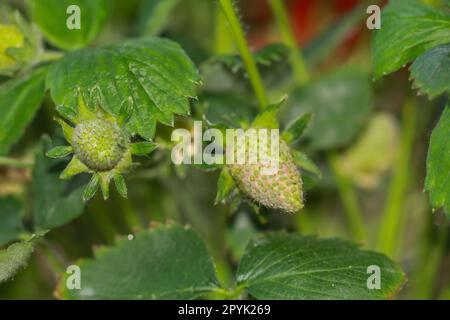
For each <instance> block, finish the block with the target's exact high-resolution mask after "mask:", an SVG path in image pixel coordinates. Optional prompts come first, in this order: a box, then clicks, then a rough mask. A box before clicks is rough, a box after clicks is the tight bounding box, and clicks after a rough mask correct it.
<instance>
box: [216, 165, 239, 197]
mask: <svg viewBox="0 0 450 320" xmlns="http://www.w3.org/2000/svg"><path fill="white" fill-rule="evenodd" d="M234 188H235V183H234V179H233V177H232V176H231V174H230V173H229V172H228V169H227V168H224V169H222V171H221V172H220V175H219V179H218V180H217V194H216V200H215V203H216V204H218V203H220V202H222V201H224V200H225V199H226V198H227V197H228V196H229V195H230V193H231V191H233V189H234Z"/></svg>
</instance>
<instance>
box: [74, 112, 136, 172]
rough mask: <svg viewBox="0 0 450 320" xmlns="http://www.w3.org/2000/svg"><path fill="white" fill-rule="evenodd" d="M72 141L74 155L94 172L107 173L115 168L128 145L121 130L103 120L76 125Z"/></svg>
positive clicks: (93, 120)
mask: <svg viewBox="0 0 450 320" xmlns="http://www.w3.org/2000/svg"><path fill="white" fill-rule="evenodd" d="M72 139H73V141H72V146H73V150H74V152H75V154H76V155H77V156H78V157H79V159H80V160H81V161H82V162H83V163H84V164H85V165H86V166H87V167H89V168H90V169H92V170H94V171H107V170H111V169H113V168H114V167H116V165H117V164H118V163H119V162H120V160H121V159H122V157H123V155H124V154H125V152H126V151H127V149H128V147H129V145H130V143H129V137H128V135H127V134H126V131H125V130H123V128H120V127H119V126H118V125H117V124H116V123H115V122H111V121H107V120H103V119H92V120H88V121H85V122H81V123H79V124H77V126H76V127H75V130H74V134H73V138H72Z"/></svg>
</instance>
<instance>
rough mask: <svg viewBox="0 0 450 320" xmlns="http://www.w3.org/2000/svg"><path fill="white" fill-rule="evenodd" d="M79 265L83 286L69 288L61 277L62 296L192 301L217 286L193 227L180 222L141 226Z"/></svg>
mask: <svg viewBox="0 0 450 320" xmlns="http://www.w3.org/2000/svg"><path fill="white" fill-rule="evenodd" d="M78 265H79V266H80V269H81V276H82V282H81V290H67V289H66V287H65V279H64V278H63V280H62V281H61V283H60V286H59V288H60V292H61V294H62V297H63V298H67V299H194V298H196V297H199V296H201V295H203V294H206V293H208V292H211V291H213V290H215V289H216V288H217V286H218V280H217V277H216V272H215V269H214V265H213V263H212V260H211V257H210V256H209V254H208V251H207V250H206V247H205V245H204V243H203V242H202V241H201V240H200V239H199V237H198V236H197V235H196V234H195V233H194V232H193V231H192V229H190V228H183V227H181V226H178V225H169V226H163V225H159V226H156V227H154V228H153V229H151V230H143V231H141V232H139V233H137V234H136V235H135V236H134V239H133V240H127V239H125V238H124V239H122V240H120V241H119V242H118V243H117V245H116V247H112V248H102V249H100V250H99V251H97V252H96V257H95V259H90V260H82V261H80V262H79V264H78ZM136 275H138V276H136ZM65 277H67V275H65Z"/></svg>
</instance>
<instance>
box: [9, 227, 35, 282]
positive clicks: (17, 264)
mask: <svg viewBox="0 0 450 320" xmlns="http://www.w3.org/2000/svg"><path fill="white" fill-rule="evenodd" d="M42 235H43V233H42V234H37V235H34V236H33V237H32V238H31V239H29V240H25V241H21V242H16V243H13V244H12V245H10V246H9V247H8V248H6V249H4V250H0V284H1V283H3V282H5V281H8V280H9V279H11V278H12V277H14V276H15V275H16V274H17V272H19V271H20V270H21V269H23V268H25V267H26V266H27V264H28V260H29V259H30V257H31V254H32V253H33V251H34V246H35V243H36V240H38V239H39V238H41V237H42Z"/></svg>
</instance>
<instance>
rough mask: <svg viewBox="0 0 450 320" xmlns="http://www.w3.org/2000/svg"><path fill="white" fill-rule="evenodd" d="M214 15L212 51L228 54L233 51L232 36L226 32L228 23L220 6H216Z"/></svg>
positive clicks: (218, 53)
mask: <svg viewBox="0 0 450 320" xmlns="http://www.w3.org/2000/svg"><path fill="white" fill-rule="evenodd" d="M214 14H215V17H214V53H215V54H217V55H221V54H230V53H232V51H233V47H234V46H233V37H232V36H231V35H230V33H229V32H228V24H227V19H226V17H225V15H224V14H223V12H222V9H221V8H220V7H216V10H215V13H214Z"/></svg>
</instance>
